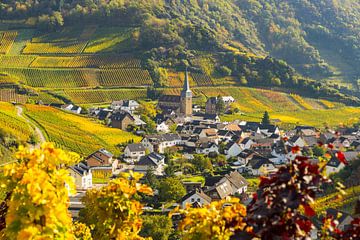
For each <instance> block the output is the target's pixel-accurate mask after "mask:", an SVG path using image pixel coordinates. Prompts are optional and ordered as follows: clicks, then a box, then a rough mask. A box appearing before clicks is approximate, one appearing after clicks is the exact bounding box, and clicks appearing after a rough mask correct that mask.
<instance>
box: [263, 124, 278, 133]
mask: <svg viewBox="0 0 360 240" xmlns="http://www.w3.org/2000/svg"><path fill="white" fill-rule="evenodd" d="M259 127H260V129H262V130H265V129H267V130H268V131H269V132H275V131H276V129H277V128H278V127H277V126H275V125H271V124H270V125H262V124H261V125H260V126H259Z"/></svg>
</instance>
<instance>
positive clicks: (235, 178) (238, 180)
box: [225, 171, 249, 189]
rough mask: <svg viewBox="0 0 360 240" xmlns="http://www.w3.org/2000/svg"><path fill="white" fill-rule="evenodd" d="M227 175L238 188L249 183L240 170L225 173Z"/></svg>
mask: <svg viewBox="0 0 360 240" xmlns="http://www.w3.org/2000/svg"><path fill="white" fill-rule="evenodd" d="M225 177H226V178H227V179H228V180H229V181H230V182H231V184H233V185H234V186H235V187H236V188H238V189H239V188H241V187H243V186H247V185H249V183H248V181H246V179H245V178H244V177H243V176H242V175H241V174H240V173H239V172H238V171H234V172H231V173H229V174H227V175H225Z"/></svg>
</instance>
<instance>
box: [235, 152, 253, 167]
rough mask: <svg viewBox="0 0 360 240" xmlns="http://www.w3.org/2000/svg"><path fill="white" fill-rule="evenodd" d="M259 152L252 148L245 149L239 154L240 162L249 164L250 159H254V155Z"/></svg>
mask: <svg viewBox="0 0 360 240" xmlns="http://www.w3.org/2000/svg"><path fill="white" fill-rule="evenodd" d="M255 154H257V153H256V152H255V151H253V150H250V149H244V150H243V151H242V152H241V153H240V154H239V155H238V162H239V164H241V165H247V164H248V162H249V160H250V159H252V157H253V156H254V155H255Z"/></svg>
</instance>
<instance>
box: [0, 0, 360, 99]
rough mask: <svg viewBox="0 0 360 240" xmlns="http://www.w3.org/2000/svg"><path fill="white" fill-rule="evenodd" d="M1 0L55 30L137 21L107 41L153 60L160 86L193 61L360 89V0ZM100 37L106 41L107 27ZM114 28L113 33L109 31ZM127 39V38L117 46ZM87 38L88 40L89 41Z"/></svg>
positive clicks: (260, 81) (254, 75) (316, 91)
mask: <svg viewBox="0 0 360 240" xmlns="http://www.w3.org/2000/svg"><path fill="white" fill-rule="evenodd" d="M0 2H1V5H0V16H1V17H0V18H1V19H2V20H5V21H3V22H7V21H8V20H22V22H21V21H19V22H18V24H17V26H14V25H12V26H10V28H11V27H18V26H19V25H21V26H24V25H27V26H28V27H33V26H36V27H37V28H38V30H40V31H42V32H45V33H50V34H52V35H53V37H54V35H55V38H56V34H54V33H52V32H59V31H61V29H62V27H63V26H74V25H78V24H79V23H80V24H86V25H89V24H100V28H101V26H109V25H111V26H113V27H118V28H119V27H125V28H131V30H129V31H128V30H124V31H125V32H126V34H125V35H126V38H125V37H124V38H125V39H121V41H120V40H119V41H118V42H116V43H113V44H112V45H111V46H107V45H106V44H103V45H102V47H103V50H104V51H105V52H106V51H111V52H119V53H124V52H131V53H133V54H136V55H138V56H141V57H142V59H143V60H144V61H143V63H142V65H143V66H144V67H146V68H147V69H148V70H150V74H151V76H152V78H153V80H154V81H155V85H156V86H166V83H164V78H166V77H167V76H168V73H166V72H164V70H163V69H162V68H165V69H167V68H180V69H181V68H183V66H184V63H185V64H188V65H190V66H191V67H192V69H191V70H192V71H195V72H196V71H198V72H199V73H205V74H206V75H209V76H210V77H215V78H226V77H231V78H232V80H234V81H235V83H236V84H241V85H249V86H276V87H283V88H287V89H289V88H290V89H291V88H292V89H302V90H301V91H303V92H306V93H308V94H311V95H312V96H330V95H331V96H334V95H335V96H336V99H337V100H338V99H342V100H343V99H344V98H345V99H346V97H344V96H342V95H341V93H342V94H343V93H346V94H348V93H349V90H351V91H354V90H355V91H356V90H358V84H357V80H358V78H359V75H360V72H359V70H358V68H357V66H358V65H359V63H360V49H359V47H358V46H359V44H360V37H359V32H360V3H358V2H357V1H352V0H335V1H334V0H297V1H295V0H285V1H280V0H257V1H255V0H228V1H219V0H136V1H135V0H112V1H96V0H88V1H79V0H60V1H47V0H44V1H29V0H22V1H0ZM12 23H13V22H12ZM118 30H119V29H116V28H114V29H113V31H118ZM125 35H124V36H125ZM98 37H99V39H98V40H97V41H98V42H99V41H101V33H99V35H98ZM106 37H109V38H111V36H106V35H104V36H103V38H106ZM40 40H41V39H40ZM80 40H81V39H80ZM59 41H61V39H59ZM32 42H36V41H34V39H33V40H32ZM98 42H96V41H95V42H94V46H92V45H91V44H93V43H90V44H89V45H87V47H86V48H85V51H84V52H85V53H93V52H94V51H95V52H96V50H97V49H96V47H98V46H97V45H96V44H97V43H98ZM117 43H118V44H120V43H121V44H123V45H124V46H122V47H118V48H116V47H115V48H114V45H116V44H117ZM31 47H33V48H40V47H42V46H38V45H36V44H34V45H33V46H31ZM77 47H78V49H82V48H83V46H82V45H81V43H79V44H78V46H77ZM33 48H30V47H29V48H28V47H27V48H25V49H24V50H23V53H26V54H28V53H37V52H36V51H35V52H34V51H33ZM76 51H78V50H76ZM204 56H205V58H206V59H207V62H206V61H204ZM294 69H295V70H294ZM296 71H297V72H296ZM297 73H300V74H302V75H303V76H305V77H299V76H298V74H297ZM306 77H309V78H312V79H315V80H321V81H320V82H321V83H315V82H313V81H311V80H309V79H307V78H306ZM340 92H341V93H340ZM351 94H353V95H354V93H351ZM355 95H356V93H355ZM353 100H354V99H352V100H349V99H348V100H346V101H347V102H353Z"/></svg>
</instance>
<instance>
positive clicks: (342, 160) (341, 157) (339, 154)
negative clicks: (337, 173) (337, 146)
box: [336, 152, 348, 165]
mask: <svg viewBox="0 0 360 240" xmlns="http://www.w3.org/2000/svg"><path fill="white" fill-rule="evenodd" d="M336 157H337V158H338V159H339V161H340V162H342V163H343V164H345V165H347V164H348V161H346V159H345V155H344V153H342V152H337V153H336Z"/></svg>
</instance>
